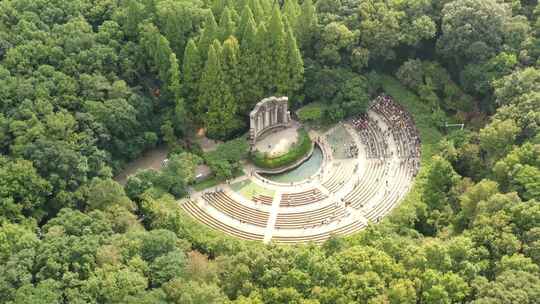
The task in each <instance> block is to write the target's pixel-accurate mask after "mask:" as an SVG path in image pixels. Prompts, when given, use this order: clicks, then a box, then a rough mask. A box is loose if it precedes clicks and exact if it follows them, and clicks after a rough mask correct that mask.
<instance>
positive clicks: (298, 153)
mask: <svg viewBox="0 0 540 304" xmlns="http://www.w3.org/2000/svg"><path fill="white" fill-rule="evenodd" d="M311 147H312V144H311V139H310V138H309V136H308V134H307V132H306V131H305V130H304V129H300V130H298V142H297V143H296V144H295V145H294V146H292V148H291V149H290V150H289V151H288V152H287V153H285V154H283V155H280V156H276V157H268V156H267V155H266V154H265V153H261V152H255V154H253V155H252V161H253V163H254V164H255V165H256V166H257V167H260V168H265V169H276V168H281V167H284V166H288V165H290V164H292V163H294V162H295V161H297V160H299V159H301V158H302V157H304V156H305V155H306V154H307V153H308V152H309V151H310V150H311Z"/></svg>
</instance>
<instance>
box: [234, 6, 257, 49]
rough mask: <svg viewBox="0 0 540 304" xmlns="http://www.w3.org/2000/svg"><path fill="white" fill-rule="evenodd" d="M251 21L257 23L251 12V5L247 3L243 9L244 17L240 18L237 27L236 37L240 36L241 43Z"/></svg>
mask: <svg viewBox="0 0 540 304" xmlns="http://www.w3.org/2000/svg"><path fill="white" fill-rule="evenodd" d="M249 22H253V23H254V24H255V18H254V17H253V12H251V9H250V8H249V5H246V6H244V8H243V9H242V17H241V18H240V23H239V25H238V27H237V28H236V38H238V41H240V43H242V40H243V39H244V33H245V31H246V28H247V26H248V23H249Z"/></svg>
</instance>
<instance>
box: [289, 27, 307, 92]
mask: <svg viewBox="0 0 540 304" xmlns="http://www.w3.org/2000/svg"><path fill="white" fill-rule="evenodd" d="M285 28H286V32H287V39H286V46H285V49H286V50H287V54H286V57H285V67H286V69H287V79H286V83H287V91H286V93H287V96H289V97H293V96H295V94H296V93H297V92H298V91H299V90H300V88H302V85H303V84H304V60H303V59H302V55H301V53H300V49H299V48H298V44H297V43H296V38H295V37H294V33H293V29H292V28H291V26H290V25H289V23H288V22H287V18H285Z"/></svg>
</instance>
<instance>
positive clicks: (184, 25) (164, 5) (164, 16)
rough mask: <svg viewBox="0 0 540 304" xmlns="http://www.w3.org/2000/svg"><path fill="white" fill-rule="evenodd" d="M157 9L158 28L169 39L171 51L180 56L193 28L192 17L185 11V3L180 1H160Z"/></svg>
mask: <svg viewBox="0 0 540 304" xmlns="http://www.w3.org/2000/svg"><path fill="white" fill-rule="evenodd" d="M157 9H158V19H157V21H158V23H159V28H160V30H161V32H162V33H163V35H164V36H165V37H166V38H167V40H169V42H170V44H171V48H172V49H173V51H174V52H175V53H176V54H177V55H178V56H180V55H181V54H183V52H184V48H185V45H186V42H187V37H188V35H189V33H190V32H191V31H192V28H193V20H192V17H191V16H190V14H189V13H188V12H187V10H188V9H186V8H185V4H183V3H181V2H175V1H161V2H159V3H158V7H157Z"/></svg>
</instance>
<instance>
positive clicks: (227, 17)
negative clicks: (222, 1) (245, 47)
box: [219, 7, 236, 41]
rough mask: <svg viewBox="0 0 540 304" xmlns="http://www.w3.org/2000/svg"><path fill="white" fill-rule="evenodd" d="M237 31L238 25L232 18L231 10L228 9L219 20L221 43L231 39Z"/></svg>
mask: <svg viewBox="0 0 540 304" xmlns="http://www.w3.org/2000/svg"><path fill="white" fill-rule="evenodd" d="M235 31H236V24H234V21H233V19H232V16H231V10H230V9H229V8H228V7H226V8H225V9H224V10H223V13H222V14H221V18H220V19H219V38H220V40H221V41H225V39H227V38H229V36H231V35H234V34H235Z"/></svg>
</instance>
